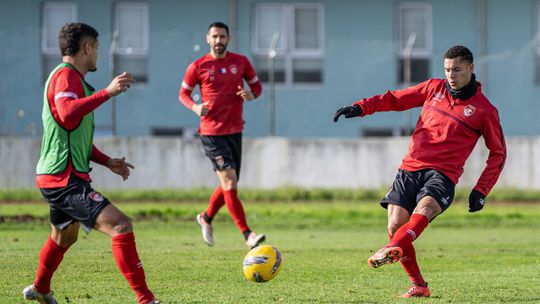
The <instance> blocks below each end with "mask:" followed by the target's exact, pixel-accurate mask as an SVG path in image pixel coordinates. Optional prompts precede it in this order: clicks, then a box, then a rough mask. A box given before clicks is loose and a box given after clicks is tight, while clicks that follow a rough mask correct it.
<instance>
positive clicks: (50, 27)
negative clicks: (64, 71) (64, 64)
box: [41, 2, 77, 81]
mask: <svg viewBox="0 0 540 304" xmlns="http://www.w3.org/2000/svg"><path fill="white" fill-rule="evenodd" d="M41 14H42V16H41V58H42V77H43V81H45V80H47V77H48V76H49V73H50V72H51V71H52V70H53V69H54V68H55V67H56V66H57V65H58V64H59V63H60V62H61V61H62V56H61V54H60V47H59V46H58V33H59V32H60V28H62V26H64V24H66V23H69V22H75V21H76V20H77V7H76V6H75V4H74V3H68V2H61V3H59V2H45V3H44V4H43V6H42V11H41Z"/></svg>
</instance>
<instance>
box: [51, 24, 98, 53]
mask: <svg viewBox="0 0 540 304" xmlns="http://www.w3.org/2000/svg"><path fill="white" fill-rule="evenodd" d="M98 36H99V33H98V32H97V31H96V29H95V28H93V27H91V26H90V25H88V24H85V23H80V22H72V23H66V24H65V25H64V26H62V28H61V29H60V33H59V34H58V44H59V46H60V53H61V54H62V56H75V54H77V52H79V48H80V47H81V42H82V41H83V39H85V38H88V37H89V38H93V39H96V40H97V37H98Z"/></svg>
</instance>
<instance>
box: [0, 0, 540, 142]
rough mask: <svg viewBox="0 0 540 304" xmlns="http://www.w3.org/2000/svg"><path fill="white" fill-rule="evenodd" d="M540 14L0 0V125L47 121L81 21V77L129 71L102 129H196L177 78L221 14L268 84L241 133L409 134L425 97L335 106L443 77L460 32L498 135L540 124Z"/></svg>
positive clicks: (400, 4) (447, 8) (381, 6)
mask: <svg viewBox="0 0 540 304" xmlns="http://www.w3.org/2000/svg"><path fill="white" fill-rule="evenodd" d="M539 14H540V5H539V1H536V0H518V1H505V0H456V1H442V0H431V1H398V0H378V1H368V0H362V1H358V0H332V1H330V0H322V1H255V0H212V1H210V0H202V1H187V0H177V1H175V0H147V1H109V0H96V1H82V0H76V1H37V0H0V41H2V47H1V48H0V75H1V76H0V134H1V135H9V136H39V135H40V134H41V110H42V100H43V97H42V95H43V84H44V82H45V78H46V76H47V74H48V72H49V71H50V70H51V69H52V67H54V66H55V65H56V64H57V63H58V62H59V60H60V56H59V50H58V47H57V37H58V30H59V28H60V27H61V26H62V25H63V24H65V23H66V22H70V21H80V22H85V23H88V24H90V25H92V26H94V27H95V28H96V29H97V30H98V31H99V33H100V36H99V40H100V58H99V61H98V72H96V73H89V74H88V75H87V80H88V82H89V83H91V84H92V85H94V87H96V88H98V89H99V88H103V87H105V86H106V85H107V84H108V83H109V81H110V79H112V75H113V74H117V73H119V72H121V71H123V70H128V71H130V72H132V73H134V74H135V76H136V78H137V83H136V85H135V86H134V87H132V88H131V90H130V91H129V92H128V93H127V94H122V95H120V96H118V97H116V98H115V99H114V100H111V101H108V102H107V103H106V104H105V105H103V106H102V107H101V108H100V109H98V110H97V111H96V131H97V133H98V134H100V135H118V136H147V135H184V136H187V137H189V136H191V135H193V134H194V132H196V129H197V124H198V119H197V117H196V116H195V115H194V114H193V113H192V112H191V111H189V110H187V109H186V108H184V107H183V106H182V105H181V104H180V102H179V101H178V91H179V88H180V84H181V82H182V77H183V75H184V72H185V69H186V68H187V66H188V64H189V63H190V62H192V61H194V60H196V59H197V58H199V57H201V56H203V55H204V54H206V53H207V52H208V45H207V44H206V39H205V35H206V31H207V27H208V25H209V24H210V23H212V22H214V21H223V22H225V23H227V24H228V25H229V26H230V30H231V39H232V40H231V42H230V44H229V49H230V50H231V51H233V52H239V53H242V54H245V55H247V56H248V58H250V60H251V61H252V62H253V64H254V66H255V68H256V70H257V71H258V75H259V78H260V79H261V80H263V83H264V86H263V94H262V96H260V98H258V99H256V100H255V101H251V102H249V103H247V104H246V105H245V107H244V109H245V110H244V111H245V112H244V119H245V122H246V123H245V135H247V136H251V137H259V136H267V135H272V134H273V135H277V136H284V137H293V138H295V137H358V136H362V137H367V136H392V135H406V134H408V132H409V131H410V129H411V128H413V127H414V125H415V123H416V120H417V118H418V113H419V109H415V110H412V111H410V112H408V113H403V112H401V113H396V112H393V113H381V114H378V115H376V116H375V117H368V118H365V119H357V120H350V121H344V122H340V124H339V125H338V124H334V123H333V122H332V117H333V114H334V112H335V110H336V109H337V108H338V107H339V106H341V105H345V104H350V103H352V102H354V101H356V100H358V99H360V98H362V97H369V96H372V95H374V94H380V93H383V92H385V91H386V90H389V89H390V90H394V89H399V88H401V87H403V86H406V85H407V84H414V83H416V82H419V81H422V80H424V79H427V78H430V77H435V78H442V77H444V73H443V68H442V62H443V58H442V57H443V55H444V52H445V51H446V50H447V49H448V48H449V47H451V46H453V45H456V44H462V45H465V46H467V47H469V48H470V49H471V50H472V51H473V53H474V54H475V72H476V74H477V78H478V80H479V81H480V82H482V83H483V89H484V93H485V94H486V95H487V96H488V98H489V99H490V100H491V102H492V103H493V104H495V106H497V107H498V109H499V113H500V116H501V120H502V124H503V128H504V131H505V133H506V135H525V136H535V135H538V134H540V124H538V123H537V117H538V115H539V114H540V104H539V102H538V100H539V94H540V90H539V88H540V45H539V44H538V37H539V35H538V33H539V32H540V27H539V22H540V18H539ZM271 50H273V52H271ZM269 71H273V73H269ZM272 79H273V81H272ZM195 94H197V92H195ZM195 97H196V98H197V95H196V96H195Z"/></svg>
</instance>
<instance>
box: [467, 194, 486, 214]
mask: <svg viewBox="0 0 540 304" xmlns="http://www.w3.org/2000/svg"><path fill="white" fill-rule="evenodd" d="M485 198H486V196H485V195H483V194H482V193H480V192H478V191H476V190H473V191H471V194H470V195H469V212H476V211H480V210H482V208H484V204H485V203H486V201H485V200H484V199H485Z"/></svg>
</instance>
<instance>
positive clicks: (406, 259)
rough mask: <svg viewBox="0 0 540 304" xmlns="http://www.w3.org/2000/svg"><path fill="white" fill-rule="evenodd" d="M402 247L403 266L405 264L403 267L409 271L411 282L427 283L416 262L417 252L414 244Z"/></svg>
mask: <svg viewBox="0 0 540 304" xmlns="http://www.w3.org/2000/svg"><path fill="white" fill-rule="evenodd" d="M401 249H402V250H403V258H402V259H401V266H403V269H405V272H407V275H408V276H409V279H410V280H411V282H412V283H414V284H417V285H422V286H424V285H426V281H424V278H423V277H422V274H421V273H420V268H419V267H418V263H417V262H416V252H415V250H414V246H413V244H410V245H409V246H404V247H401Z"/></svg>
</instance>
